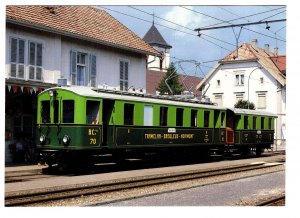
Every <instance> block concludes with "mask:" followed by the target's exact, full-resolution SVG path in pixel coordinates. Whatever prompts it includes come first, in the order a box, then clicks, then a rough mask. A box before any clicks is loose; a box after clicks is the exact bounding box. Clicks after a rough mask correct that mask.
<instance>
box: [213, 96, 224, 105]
mask: <svg viewBox="0 0 300 218" xmlns="http://www.w3.org/2000/svg"><path fill="white" fill-rule="evenodd" d="M215 103H216V104H217V105H218V106H222V105H223V95H222V94H215Z"/></svg>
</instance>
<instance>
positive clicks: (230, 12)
mask: <svg viewBox="0 0 300 218" xmlns="http://www.w3.org/2000/svg"><path fill="white" fill-rule="evenodd" d="M218 8H220V9H222V10H224V11H226V12H227V13H229V14H232V15H234V16H236V17H239V18H238V19H243V20H245V21H247V22H251V21H250V20H249V19H245V18H246V17H250V16H253V15H250V16H246V17H241V16H240V15H238V14H236V13H233V12H232V11H229V10H227V9H225V8H223V7H221V6H218ZM276 10H278V9H276ZM285 11H286V10H284V11H282V12H279V13H283V12H285ZM279 13H277V14H276V15H278V14H279ZM256 15H257V14H255V16H256ZM272 16H274V15H272ZM265 19H266V18H265ZM258 27H260V28H262V29H266V28H265V27H263V26H261V25H258ZM269 31H270V32H271V33H273V34H276V31H275V32H274V31H272V30H269ZM277 36H278V35H277ZM275 38H276V36H275ZM280 38H281V39H282V37H280Z"/></svg>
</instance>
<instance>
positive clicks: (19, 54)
mask: <svg viewBox="0 0 300 218" xmlns="http://www.w3.org/2000/svg"><path fill="white" fill-rule="evenodd" d="M10 76H11V77H14V78H21V79H25V40H23V39H16V38H11V39H10Z"/></svg>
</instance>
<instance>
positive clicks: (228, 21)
mask: <svg viewBox="0 0 300 218" xmlns="http://www.w3.org/2000/svg"><path fill="white" fill-rule="evenodd" d="M282 8H285V6H284V7H281V8H275V9H272V10H269V11H263V12H259V13H256V14H251V15H247V16H244V17H239V18H236V19H232V20H227V21H223V22H221V23H216V24H212V25H209V26H204V27H203V28H206V27H211V26H217V25H220V24H223V23H229V24H232V23H230V22H232V21H236V20H240V19H244V18H247V17H253V16H257V15H261V14H265V13H269V12H272V11H277V10H280V9H282ZM223 10H225V9H223ZM194 12H196V13H200V12H198V11H195V10H194ZM227 12H228V11H227ZM229 13H230V12H229ZM236 16H237V15H236Z"/></svg>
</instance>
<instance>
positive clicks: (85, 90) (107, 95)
mask: <svg viewBox="0 0 300 218" xmlns="http://www.w3.org/2000/svg"><path fill="white" fill-rule="evenodd" d="M54 89H61V90H66V91H70V92H73V93H75V94H77V95H80V96H86V97H92V98H104V99H115V100H125V101H135V102H146V103H156V104H165V105H177V106H188V107H197V108H207V109H219V110H227V108H225V107H219V106H215V105H207V104H202V103H197V102H192V101H189V102H187V101H183V100H182V101H180V100H179V99H177V100H175V99H167V98H159V97H158V96H156V97H155V96H153V95H147V94H145V95H143V94H137V93H128V92H122V91H120V92H118V93H119V94H117V93H116V92H115V91H113V90H106V92H105V90H101V91H97V90H93V88H91V87H85V86H63V87H53V88H49V89H46V90H44V91H43V92H42V93H45V92H48V91H49V90H54ZM42 93H41V94H42ZM135 94H136V95H135Z"/></svg>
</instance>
